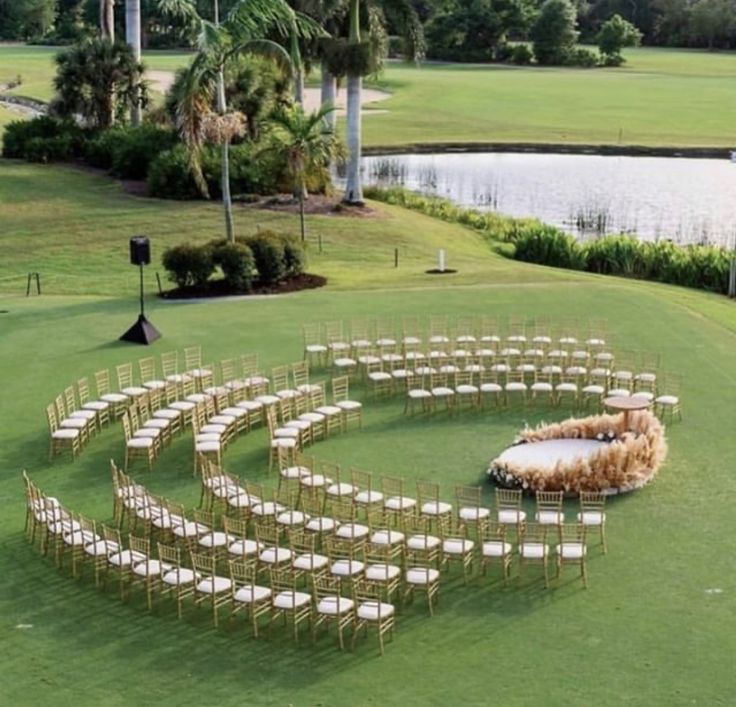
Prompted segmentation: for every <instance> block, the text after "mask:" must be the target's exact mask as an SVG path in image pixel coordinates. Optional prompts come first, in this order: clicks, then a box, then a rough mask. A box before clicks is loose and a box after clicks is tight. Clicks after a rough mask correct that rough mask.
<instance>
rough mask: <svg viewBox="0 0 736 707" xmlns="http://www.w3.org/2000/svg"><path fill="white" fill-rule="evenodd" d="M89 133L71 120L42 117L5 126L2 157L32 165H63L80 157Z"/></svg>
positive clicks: (16, 121)
mask: <svg viewBox="0 0 736 707" xmlns="http://www.w3.org/2000/svg"><path fill="white" fill-rule="evenodd" d="M87 136H88V131H86V130H84V129H82V128H80V127H79V126H78V125H76V124H75V123H74V122H73V121H71V120H62V119H59V118H53V117H51V116H46V115H43V116H39V117H38V118H34V119H33V120H14V121H13V122H11V123H9V124H8V125H7V126H6V127H5V134H4V135H3V157H9V158H14V159H23V160H28V161H29V162H61V161H63V160H69V159H72V158H74V157H77V156H79V155H80V154H81V153H82V151H83V149H84V143H85V139H86V138H87Z"/></svg>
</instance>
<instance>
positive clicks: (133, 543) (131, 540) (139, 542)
mask: <svg viewBox="0 0 736 707" xmlns="http://www.w3.org/2000/svg"><path fill="white" fill-rule="evenodd" d="M128 547H129V548H130V549H131V551H132V552H138V553H140V554H141V555H145V556H146V560H147V561H148V560H150V558H151V541H150V540H149V539H148V538H139V537H138V536H137V535H133V533H131V534H130V535H129V536H128Z"/></svg>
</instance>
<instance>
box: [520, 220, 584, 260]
mask: <svg viewBox="0 0 736 707" xmlns="http://www.w3.org/2000/svg"><path fill="white" fill-rule="evenodd" d="M514 257H515V258H516V259H517V260H524V261H526V262H528V263H538V264H540V265H552V266H555V267H558V268H569V269H571V270H583V269H585V256H584V254H583V250H582V248H581V247H580V244H579V243H578V242H577V241H576V240H575V239H574V238H573V237H572V236H571V235H569V234H567V233H564V232H563V231H560V230H559V229H558V228H555V227H554V226H546V225H540V226H537V227H535V228H531V227H530V228H527V229H526V230H525V231H524V233H523V234H521V235H520V236H519V237H518V239H517V240H516V251H515V254H514Z"/></svg>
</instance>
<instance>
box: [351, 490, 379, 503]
mask: <svg viewBox="0 0 736 707" xmlns="http://www.w3.org/2000/svg"><path fill="white" fill-rule="evenodd" d="M382 500H383V494H382V493H381V492H380V491H358V493H356V494H355V502H356V503H364V504H368V503H380V502H381V501H382Z"/></svg>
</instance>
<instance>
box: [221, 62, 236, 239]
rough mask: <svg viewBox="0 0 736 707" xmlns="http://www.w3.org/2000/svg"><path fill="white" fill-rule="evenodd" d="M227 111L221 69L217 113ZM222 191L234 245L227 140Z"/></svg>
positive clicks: (224, 148) (223, 76)
mask: <svg viewBox="0 0 736 707" xmlns="http://www.w3.org/2000/svg"><path fill="white" fill-rule="evenodd" d="M226 111H227V103H226V102H225V73H224V71H223V70H222V68H221V69H220V71H218V72H217V112H218V113H219V114H220V115H224V114H225V112H226ZM220 189H221V191H222V207H223V209H224V210H225V236H226V238H227V240H228V241H229V242H230V243H233V242H234V241H235V228H234V227H233V202H232V197H231V196H230V141H229V140H228V139H227V138H225V140H223V142H222V174H221V177H220Z"/></svg>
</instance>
